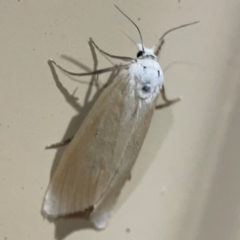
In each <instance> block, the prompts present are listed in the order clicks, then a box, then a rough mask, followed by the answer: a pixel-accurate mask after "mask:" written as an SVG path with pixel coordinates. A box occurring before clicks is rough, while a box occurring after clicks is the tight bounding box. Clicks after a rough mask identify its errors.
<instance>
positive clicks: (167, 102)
mask: <svg viewBox="0 0 240 240" xmlns="http://www.w3.org/2000/svg"><path fill="white" fill-rule="evenodd" d="M161 96H162V99H163V101H164V102H165V103H164V104H160V105H157V106H156V109H161V108H165V107H168V106H170V105H172V104H174V103H176V102H179V101H180V100H181V99H180V98H174V99H171V100H170V99H168V98H167V96H166V92H165V87H164V85H163V86H162V89H161Z"/></svg>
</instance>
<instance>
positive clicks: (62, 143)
mask: <svg viewBox="0 0 240 240" xmlns="http://www.w3.org/2000/svg"><path fill="white" fill-rule="evenodd" d="M72 139H73V137H71V138H68V139H65V140H63V141H62V142H59V143H54V144H50V145H48V146H46V147H45V149H51V148H59V147H63V146H65V145H67V144H68V143H70V142H71V141H72Z"/></svg>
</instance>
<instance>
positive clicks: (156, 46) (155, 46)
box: [153, 21, 200, 51]
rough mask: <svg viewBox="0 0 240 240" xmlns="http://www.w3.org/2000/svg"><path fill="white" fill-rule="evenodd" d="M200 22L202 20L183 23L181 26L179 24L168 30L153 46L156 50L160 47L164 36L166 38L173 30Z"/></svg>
mask: <svg viewBox="0 0 240 240" xmlns="http://www.w3.org/2000/svg"><path fill="white" fill-rule="evenodd" d="M199 22H200V21H196V22H192V23H187V24H183V25H180V26H178V27H175V28H171V29H169V30H168V31H166V32H165V33H164V34H163V35H162V36H161V37H160V38H159V40H158V41H157V43H156V44H155V45H154V46H153V49H154V51H155V50H156V49H157V48H158V45H159V44H160V43H161V41H162V40H163V38H164V37H165V36H166V35H167V34H169V33H170V32H173V31H175V30H178V29H180V28H184V27H188V26H190V25H193V24H197V23H199Z"/></svg>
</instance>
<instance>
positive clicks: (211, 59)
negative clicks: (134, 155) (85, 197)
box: [0, 0, 240, 240]
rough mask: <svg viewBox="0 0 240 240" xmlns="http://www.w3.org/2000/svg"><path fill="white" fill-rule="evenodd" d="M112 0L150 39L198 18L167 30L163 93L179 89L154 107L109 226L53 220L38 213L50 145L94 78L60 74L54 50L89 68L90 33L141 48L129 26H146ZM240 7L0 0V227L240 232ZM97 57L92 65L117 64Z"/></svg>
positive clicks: (74, 124)
mask: <svg viewBox="0 0 240 240" xmlns="http://www.w3.org/2000/svg"><path fill="white" fill-rule="evenodd" d="M114 3H116V4H117V5H118V6H119V7H120V8H121V9H122V10H123V11H124V12H125V13H126V14H128V15H129V16H130V17H131V18H132V19H133V20H134V21H135V22H136V23H137V24H138V25H139V27H140V29H141V31H142V34H143V38H144V43H145V45H146V46H150V47H151V46H152V45H153V44H154V43H155V42H156V40H157V39H158V37H159V36H160V35H161V34H162V33H163V32H164V31H166V30H168V29H169V28H172V27H175V26H177V25H180V24H184V23H188V22H192V21H195V20H200V21H201V23H200V24H198V25H195V26H192V27H189V28H185V29H184V30H180V31H177V32H175V33H172V34H171V35H169V36H168V37H167V38H166V42H165V45H164V47H163V50H162V52H161V54H160V55H161V56H160V58H159V61H160V63H161V66H162V68H163V70H164V72H165V81H166V88H167V93H168V96H169V97H176V96H179V95H181V96H183V101H181V102H180V103H178V104H176V105H174V106H172V107H171V108H167V109H164V110H162V111H158V112H156V114H155V116H154V119H153V123H152V125H151V129H150V132H149V134H148V137H147V139H146V141H145V144H144V147H143V149H142V151H141V153H140V157H139V159H138V162H137V165H136V166H135V168H134V170H133V174H132V179H131V181H130V182H128V183H127V185H126V186H125V188H124V190H123V192H122V195H121V197H120V199H119V201H118V204H117V206H116V211H115V214H114V216H113V217H112V219H111V221H110V224H109V227H108V228H107V229H106V230H104V231H102V232H96V231H94V230H92V229H89V228H88V225H87V224H86V223H85V222H84V221H83V220H77V219H75V220H60V221H58V222H57V223H56V225H55V224H54V223H49V222H48V221H47V220H44V219H43V217H42V216H41V214H40V208H41V204H42V199H43V196H44V192H45V189H46V187H47V185H48V183H49V179H50V172H51V168H52V167H53V168H54V166H55V165H56V164H57V161H58V160H59V158H60V156H61V154H62V151H63V149H60V150H48V151H47V150H45V149H44V147H45V145H47V144H49V143H54V142H58V141H59V140H61V139H65V138H67V137H70V136H72V135H73V133H74V132H75V131H76V129H77V128H78V126H79V124H80V122H81V120H82V118H83V117H84V116H85V115H86V112H87V111H88V109H89V108H90V107H91V102H90V103H89V102H87V103H86V102H85V103H84V99H85V96H86V94H87V89H88V87H89V86H88V84H87V83H88V82H89V79H90V78H82V79H81V80H82V82H83V83H78V82H76V81H72V80H71V79H70V78H69V77H68V76H66V75H64V74H63V73H61V72H60V71H57V76H56V75H53V73H52V72H51V69H50V68H49V66H48V64H47V61H48V59H49V58H50V57H52V58H54V59H55V60H56V61H57V62H58V63H60V64H61V65H63V66H65V67H66V68H68V69H69V70H72V71H84V69H81V67H80V65H81V64H82V65H84V66H85V67H86V68H89V69H93V66H94V64H93V58H92V54H91V49H90V48H89V45H88V42H87V41H88V39H89V37H92V38H93V39H94V40H95V41H96V43H97V44H98V45H99V46H100V47H102V48H103V49H104V50H106V51H108V52H110V53H112V54H121V55H127V56H135V54H136V46H135V45H134V44H133V42H132V41H131V40H130V39H129V38H131V39H133V40H134V41H135V42H139V36H138V34H137V31H136V29H135V28H134V27H133V25H132V24H131V23H130V22H128V20H127V19H125V18H124V17H123V16H122V15H121V14H120V13H119V12H118V11H117V10H116V9H115V8H114V6H113V4H114ZM239 9H240V2H239V1H238V0H235V1H234V0H233V1H229V0H201V1H191V0H160V1H159V0H148V1H136V0H135V1H131V2H130V1H120V0H117V1H111V0H107V1H85V0H82V1H80V0H69V1H58V0H54V1H47V0H42V1H30V0H18V1H17V0H14V1H12V0H11V1H10V0H9V1H3V0H2V1H1V2H0V20H1V21H0V30H1V45H0V66H1V71H0V147H1V151H0V202H1V204H0V239H9V240H12V239H17V240H26V239H34V240H43V239H54V237H56V238H57V239H68V240H75V239H82V240H84V239H88V240H93V239H98V240H101V239H104V240H108V239H111V240H112V239H117V240H118V239H134V240H135V239H140V240H145V239H151V240H155V239H156V240H157V239H164V240H215V239H217V240H235V239H238V240H239V239H240V213H239V212H240V187H239V186H240V162H239V155H240V147H239V140H240V124H239V123H240V97H239V95H238V92H240V82H239V80H240V79H239V77H240V72H239V66H240V56H239V45H240V44H239V39H240V28H239V22H240V15H239ZM63 56H65V59H64V58H62V57H63ZM97 57H98V60H99V61H98V65H97V68H102V67H107V66H111V65H112V63H111V62H109V61H108V60H107V59H106V58H104V57H103V56H102V55H101V54H99V53H97ZM73 60H76V61H77V62H75V63H74V61H73ZM114 62H115V63H117V62H118V61H114ZM84 66H82V67H84ZM79 67H80V68H79ZM86 68H85V70H86ZM107 77H108V75H107V74H106V75H101V76H100V81H101V80H102V81H103V80H104V79H106V78H107ZM58 80H59V81H60V82H58ZM76 88H77V91H76V94H75V96H76V97H78V98H79V100H78V101H77V102H76V101H75V99H74V98H73V97H71V94H72V93H73V92H74V90H75V89H76ZM93 90H94V89H93ZM93 93H94V91H93V92H92V94H90V95H91V98H90V99H92V97H93ZM53 164H54V166H53ZM127 228H129V229H130V232H127V231H126V229H127Z"/></svg>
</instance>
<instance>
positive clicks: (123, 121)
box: [43, 77, 155, 225]
mask: <svg viewBox="0 0 240 240" xmlns="http://www.w3.org/2000/svg"><path fill="white" fill-rule="evenodd" d="M131 87H132V86H130V84H129V80H128V79H127V78H125V77H122V78H118V79H115V82H114V83H113V84H112V85H110V86H109V87H108V88H107V89H106V90H105V91H104V92H103V94H102V95H101V96H100V97H99V99H98V100H97V102H96V103H95V105H94V106H93V108H92V110H91V111H90V113H89V114H88V116H87V117H86V118H85V120H84V122H83V124H82V125H81V127H80V128H79V130H78V132H77V133H76V135H75V137H74V139H73V140H72V142H71V143H70V144H69V146H68V148H67V149H66V151H65V153H64V155H63V157H62V159H61V161H60V164H59V166H58V168H57V170H56V172H55V174H54V176H53V178H52V180H51V182H50V184H49V187H48V189H47V193H46V196H45V199H44V203H43V211H44V212H45V213H46V214H47V215H48V216H51V217H58V216H64V215H68V214H72V213H76V212H80V211H84V210H86V209H87V208H89V207H91V206H93V207H94V210H93V212H92V214H91V219H92V221H93V222H94V223H95V224H96V225H97V224H98V222H99V221H100V225H101V224H103V223H101V221H104V220H103V218H104V217H103V216H105V215H104V214H108V213H109V212H110V211H111V209H112V205H113V204H114V202H115V198H116V197H117V196H118V194H119V192H120V190H121V188H122V186H123V184H124V182H125V181H126V179H128V177H129V176H130V172H131V169H132V166H133V164H134V162H135V160H136V158H137V156H138V153H139V151H140V148H141V146H142V143H143V141H144V138H145V136H146V133H147V130H148V128H149V125H150V121H151V118H152V115H153V111H154V107H155V101H153V102H151V103H146V102H145V101H143V100H142V99H140V98H139V97H135V96H134V94H130V92H132V89H130V88H131ZM95 219H96V221H95ZM106 221H107V220H106Z"/></svg>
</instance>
